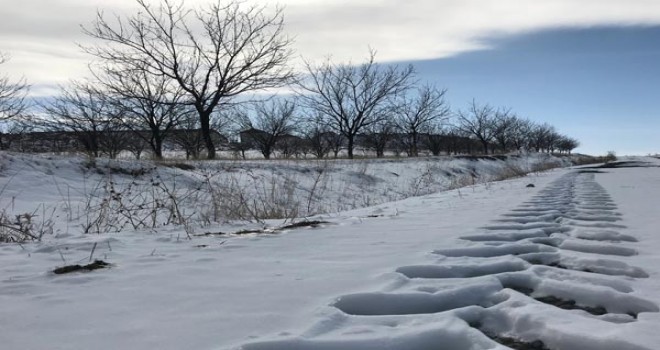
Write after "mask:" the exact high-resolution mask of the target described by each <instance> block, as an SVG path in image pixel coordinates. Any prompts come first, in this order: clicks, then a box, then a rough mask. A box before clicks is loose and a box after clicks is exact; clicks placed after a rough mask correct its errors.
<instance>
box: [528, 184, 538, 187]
mask: <svg viewBox="0 0 660 350" xmlns="http://www.w3.org/2000/svg"><path fill="white" fill-rule="evenodd" d="M525 187H536V186H534V184H529V185H527V186H525Z"/></svg>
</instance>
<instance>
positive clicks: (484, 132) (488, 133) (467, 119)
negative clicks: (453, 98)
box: [457, 100, 495, 154]
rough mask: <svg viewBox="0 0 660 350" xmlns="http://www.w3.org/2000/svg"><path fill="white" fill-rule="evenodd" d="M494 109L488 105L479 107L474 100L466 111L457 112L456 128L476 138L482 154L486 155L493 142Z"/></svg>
mask: <svg viewBox="0 0 660 350" xmlns="http://www.w3.org/2000/svg"><path fill="white" fill-rule="evenodd" d="M494 112H495V111H494V109H493V107H491V106H490V105H487V104H485V105H479V104H477V103H476V102H475V101H474V100H472V103H470V106H469V107H468V110H467V111H458V114H457V116H458V128H459V129H460V130H461V131H463V132H465V133H466V134H470V135H472V136H474V137H476V138H477V140H478V141H479V142H480V143H481V147H482V148H483V151H484V154H488V149H489V148H488V146H489V145H490V143H491V142H493V135H494V130H495V129H494V125H495V119H494Z"/></svg>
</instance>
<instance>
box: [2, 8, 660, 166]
mask: <svg viewBox="0 0 660 350" xmlns="http://www.w3.org/2000/svg"><path fill="white" fill-rule="evenodd" d="M145 1H147V2H148V3H152V4H154V5H156V4H158V3H159V2H160V0H145ZM174 1H176V0H174ZM212 1H215V0H185V5H186V6H198V5H201V6H203V5H205V4H208V3H209V2H212ZM223 1H225V0H223ZM245 1H247V2H253V3H258V4H260V5H265V6H267V8H268V9H271V8H274V7H275V5H276V4H279V5H282V6H284V7H285V11H284V16H285V23H286V29H287V33H288V34H289V35H291V36H293V37H294V38H295V43H294V49H295V51H296V52H297V53H298V57H297V61H296V62H294V64H297V65H299V66H300V62H301V60H302V59H303V58H304V59H306V60H308V61H312V62H314V61H316V60H324V59H325V58H326V57H327V56H328V55H330V56H331V58H332V59H333V61H336V62H337V61H338V62H355V63H359V62H361V61H362V60H364V59H365V57H366V56H367V54H368V49H369V48H374V49H376V50H377V52H378V55H377V59H378V60H379V61H382V62H387V63H392V62H400V63H408V62H412V63H414V64H415V66H416V67H417V70H418V71H419V73H420V76H421V77H422V78H423V79H425V80H427V81H431V82H434V83H435V84H437V85H438V86H439V87H445V88H447V89H448V98H449V100H450V102H451V104H452V106H453V107H454V108H461V107H464V106H465V105H466V103H467V102H468V101H470V100H471V99H473V98H474V99H476V100H477V101H480V102H483V103H489V104H492V105H494V106H508V107H511V108H512V109H513V110H514V111H516V112H517V113H519V114H520V115H521V116H525V117H529V118H530V119H533V120H536V121H539V122H549V123H551V124H553V125H555V126H556V127H557V128H558V129H559V131H560V132H563V133H565V134H567V135H570V136H573V137H576V138H578V139H579V140H580V141H581V142H582V147H580V149H579V151H581V152H585V153H593V154H602V153H605V152H607V151H609V150H613V151H616V152H617V153H618V154H648V153H660V137H657V136H656V135H657V133H658V131H659V130H660V106H659V104H660V103H659V102H658V101H660V57H659V56H660V1H655V0H406V1H401V0H272V1H271V0H245ZM97 10H101V11H104V12H105V13H106V14H119V15H120V16H121V15H126V14H130V13H134V12H135V11H136V3H135V0H21V1H12V2H8V3H7V4H3V6H2V11H0V50H1V51H3V52H7V53H9V54H10V55H11V56H12V60H11V61H10V62H9V63H7V64H5V65H3V66H2V67H0V69H1V71H0V74H5V73H7V74H8V75H9V76H11V77H13V78H15V79H18V78H20V77H25V78H26V79H27V80H28V81H29V82H30V83H31V84H32V85H33V88H32V94H33V97H35V98H43V97H46V96H52V95H53V94H55V93H57V91H58V90H57V86H58V84H67V83H68V82H69V81H70V80H71V79H80V78H83V77H84V76H85V75H86V74H87V65H88V63H89V62H90V60H91V57H88V56H86V55H85V54H84V53H83V52H82V51H81V50H80V47H79V46H78V45H77V44H82V45H89V44H94V43H93V42H92V41H91V39H90V38H88V37H86V36H85V35H83V34H82V31H81V28H80V26H81V25H83V26H89V25H90V24H91V23H92V21H93V19H94V16H95V14H96V11H97Z"/></svg>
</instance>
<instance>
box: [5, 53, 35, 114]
mask: <svg viewBox="0 0 660 350" xmlns="http://www.w3.org/2000/svg"><path fill="white" fill-rule="evenodd" d="M7 61H9V56H8V55H6V54H3V53H1V52H0V64H4V63H6V62H7ZM29 88H30V87H29V85H28V84H27V82H26V81H25V79H19V80H18V81H12V80H11V79H10V78H9V76H6V75H3V76H0V121H1V120H7V119H11V118H14V117H16V116H18V115H20V114H21V113H22V112H23V111H25V109H26V108H27V104H26V102H25V97H26V95H27V93H28V90H29Z"/></svg>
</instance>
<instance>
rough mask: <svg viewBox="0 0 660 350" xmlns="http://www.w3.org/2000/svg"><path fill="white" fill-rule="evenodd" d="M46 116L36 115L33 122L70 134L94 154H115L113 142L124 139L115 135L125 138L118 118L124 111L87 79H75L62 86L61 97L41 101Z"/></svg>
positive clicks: (117, 142) (89, 152)
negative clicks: (79, 80) (117, 138)
mask: <svg viewBox="0 0 660 350" xmlns="http://www.w3.org/2000/svg"><path fill="white" fill-rule="evenodd" d="M41 107H42V109H43V111H44V112H45V114H46V115H45V116H41V117H34V118H33V119H32V122H33V123H34V125H36V126H38V127H41V128H43V129H45V130H52V131H64V132H68V133H71V134H72V135H73V136H74V137H75V138H76V139H77V140H78V142H79V143H80V145H81V146H82V147H83V149H84V151H85V152H87V153H88V154H89V155H90V156H92V157H98V156H100V155H101V153H104V152H105V153H109V155H110V156H111V157H112V156H115V155H116V152H115V149H114V146H113V145H116V144H120V143H121V142H119V141H116V140H112V138H116V137H122V134H125V132H120V130H118V123H117V120H118V118H121V113H122V111H121V110H119V109H118V108H117V107H116V105H115V104H114V103H112V102H111V101H110V99H109V98H108V95H107V94H106V93H104V92H101V91H99V90H98V89H96V88H95V87H93V86H91V85H90V84H89V83H86V82H74V83H72V85H71V87H68V88H62V92H61V94H60V95H59V96H57V97H55V98H54V99H53V100H52V101H50V102H47V103H43V104H41Z"/></svg>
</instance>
